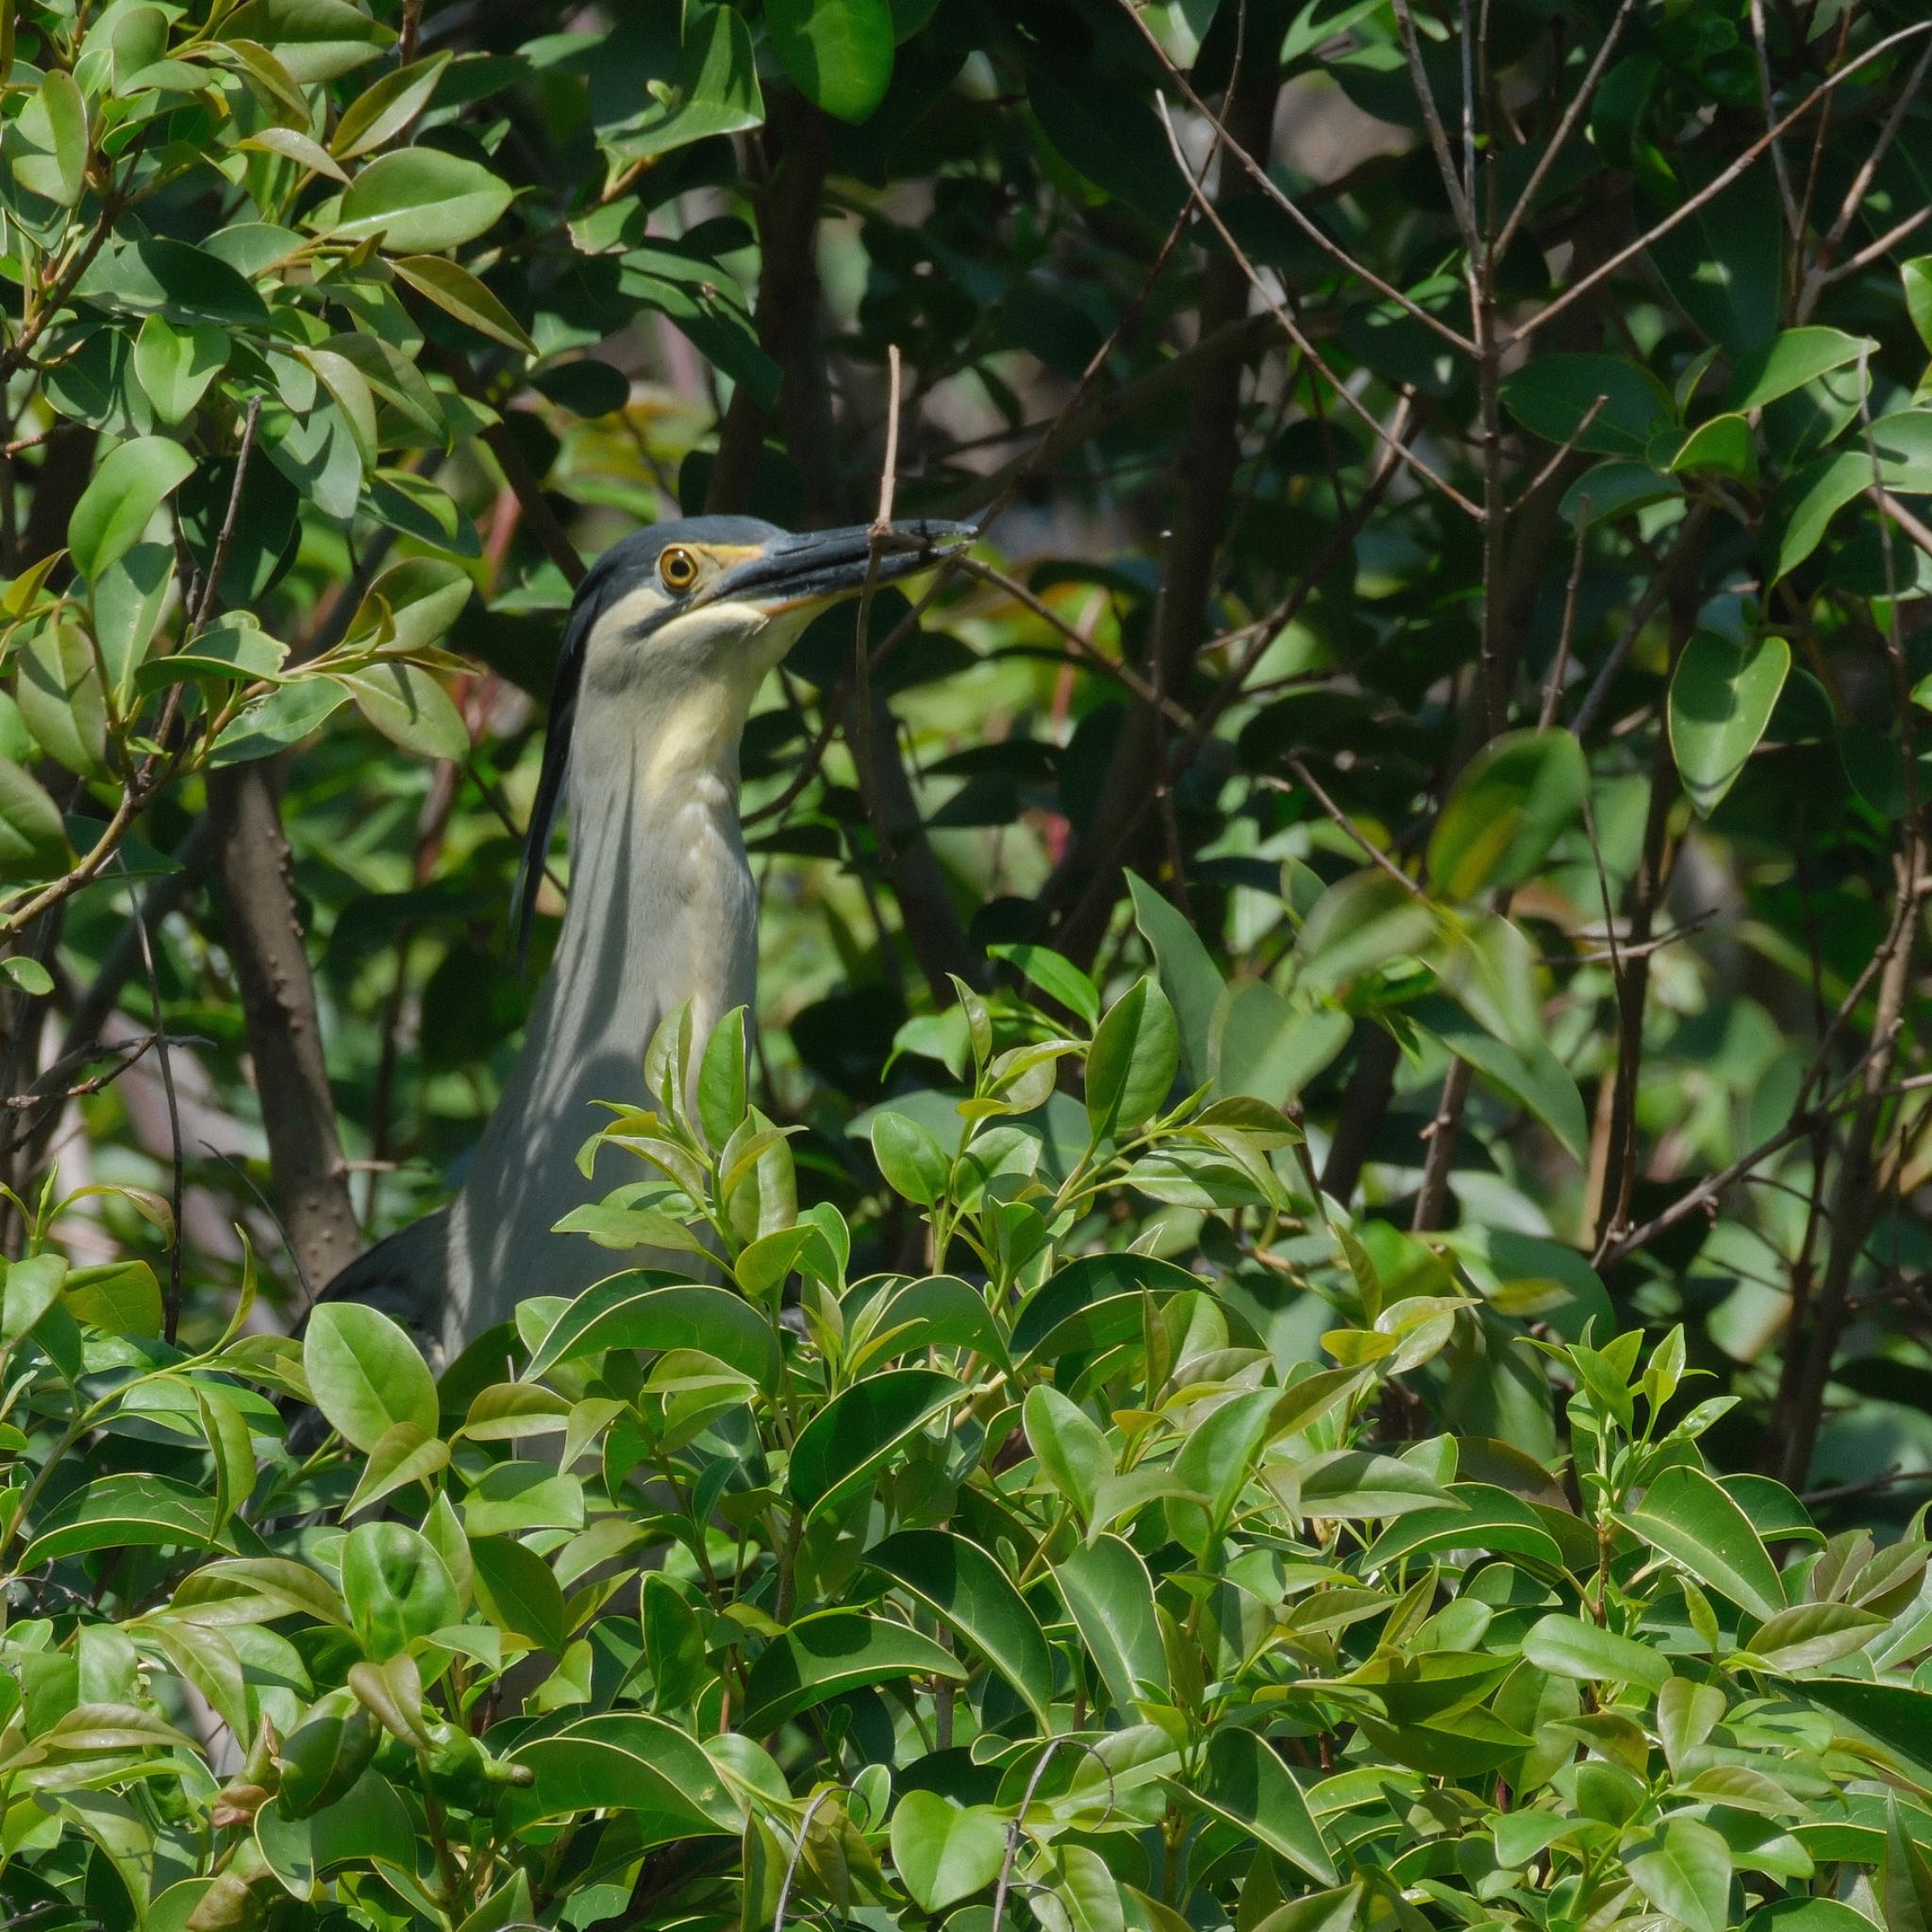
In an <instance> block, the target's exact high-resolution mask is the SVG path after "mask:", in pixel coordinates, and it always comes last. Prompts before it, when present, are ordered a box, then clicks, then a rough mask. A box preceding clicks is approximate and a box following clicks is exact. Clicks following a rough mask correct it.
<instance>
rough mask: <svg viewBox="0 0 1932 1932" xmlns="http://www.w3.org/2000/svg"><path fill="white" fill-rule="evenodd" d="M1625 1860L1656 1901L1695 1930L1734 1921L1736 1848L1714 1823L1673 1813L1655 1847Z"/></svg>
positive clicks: (1714, 1930) (1718, 1928) (1713, 1931)
mask: <svg viewBox="0 0 1932 1932" xmlns="http://www.w3.org/2000/svg"><path fill="white" fill-rule="evenodd" d="M1624 1863H1625V1865H1626V1866H1627V1867H1628V1869H1629V1873H1630V1875H1631V1877H1632V1878H1634V1879H1635V1880H1636V1881H1637V1886H1638V1890H1641V1892H1642V1893H1643V1895H1644V1896H1645V1897H1646V1898H1647V1899H1649V1900H1650V1902H1651V1904H1652V1905H1654V1906H1655V1907H1657V1909H1658V1910H1659V1911H1661V1912H1667V1913H1669V1914H1670V1916H1671V1917H1672V1918H1674V1919H1675V1920H1677V1921H1678V1922H1679V1923H1680V1924H1684V1925H1686V1926H1688V1927H1689V1928H1690V1932H1724V1927H1725V1926H1726V1925H1728V1924H1730V1922H1731V1921H1730V1892H1731V1851H1730V1847H1729V1846H1728V1845H1727V1844H1726V1843H1725V1842H1724V1839H1723V1838H1722V1837H1721V1836H1720V1835H1719V1834H1718V1833H1717V1832H1715V1831H1713V1830H1712V1829H1711V1828H1710V1826H1709V1825H1707V1824H1700V1823H1699V1822H1698V1821H1697V1820H1696V1819H1694V1818H1672V1819H1668V1820H1666V1821H1665V1823H1664V1825H1663V1828H1662V1830H1661V1831H1660V1832H1659V1833H1658V1834H1657V1837H1656V1839H1655V1840H1652V1841H1651V1844H1650V1848H1649V1849H1647V1850H1639V1851H1633V1852H1631V1853H1630V1854H1628V1855H1627V1856H1626V1857H1625V1859H1624Z"/></svg>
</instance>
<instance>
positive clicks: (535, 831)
mask: <svg viewBox="0 0 1932 1932" xmlns="http://www.w3.org/2000/svg"><path fill="white" fill-rule="evenodd" d="M966 534H970V533H968V532H966V531H965V530H964V529H963V528H962V527H961V526H958V525H912V526H908V527H902V528H900V529H899V530H898V531H896V532H895V533H894V536H893V541H892V545H891V548H888V549H885V550H884V551H883V553H882V554H878V553H875V551H874V540H873V538H872V533H870V532H868V531H866V530H862V529H860V530H846V531H835V532H828V533H824V534H823V535H819V536H813V537H803V538H801V537H791V536H788V535H787V534H786V533H785V532H783V531H780V530H777V529H775V528H774V526H772V525H768V524H759V523H755V522H753V521H752V520H750V519H747V518H702V519H692V520H690V521H688V522H683V523H674V524H667V525H655V526H654V527H653V528H651V529H649V530H645V531H641V532H640V533H639V534H638V535H637V536H636V537H632V538H629V539H626V540H625V541H624V542H623V543H620V544H618V545H616V546H615V547H614V548H613V549H612V550H611V551H610V552H608V553H607V554H606V556H605V557H604V558H600V559H599V561H598V563H597V565H596V566H595V568H594V569H593V570H592V571H591V573H590V575H588V576H587V577H586V578H585V580H584V583H583V585H582V586H581V588H580V589H579V591H578V593H577V598H576V601H575V605H574V606H573V608H572V614H571V620H570V625H569V629H568V631H567V633H566V637H565V642H564V648H563V653H562V656H561V658H560V660H559V665H558V680H557V687H556V691H555V693H554V695H553V698H552V707H551V718H550V726H549V733H548V737H547V739H546V743H545V751H544V761H543V773H542V776H541V779H540V781H539V788H538V796H537V803H536V807H535V808H534V811H533V815H532V820H531V827H530V838H529V841H528V844H527V846H526V848H525V864H524V871H523V876H522V879H521V881H520V885H519V892H518V906H517V914H516V918H517V923H518V924H519V925H520V926H521V927H522V928H523V930H524V931H525V932H526V931H527V924H528V918H529V913H530V909H531V901H532V899H533V897H534V894H535V891H536V889H537V886H538V884H539V882H540V880H541V873H542V867H543V864H544V856H545V852H546V850H547V847H548V844H549V838H550V831H551V825H552V822H553V820H554V817H555V814H556V811H557V808H558V804H559V803H560V802H562V800H563V798H564V795H565V791H566V789H567V798H568V805H569V811H570V820H571V840H572V856H571V873H570V893H569V901H568V905H567V908H566V910H565V913H564V919H563V927H562V931H561V933H560V934H559V936H558V943H557V950H556V954H555V956H554V958H553V959H552V963H551V968H550V972H549V974H547V976H546V978H545V980H544V983H543V986H542V988H541V991H540V992H539V995H538V998H537V1002H536V1006H535V1008H534V1010H533V1012H532V1014H531V1018H530V1024H529V1028H528V1031H527V1034H526V1036H525V1043H524V1046H523V1050H522V1052H521V1053H520V1055H519V1056H518V1058H517V1061H516V1064H515V1067H514V1069H513V1070H512V1072H511V1074H510V1077H509V1080H508V1083H507V1085H506V1087H505V1090H504V1093H503V1096H502V1099H501V1100H500V1101H499V1103H498V1105H497V1108H496V1109H495V1111H494V1113H493V1114H492V1115H491V1120H490V1123H489V1124H488V1126H487V1127H486V1128H485V1130H484V1133H483V1136H482V1139H481V1140H480V1141H479V1142H478V1144H477V1147H476V1149H475V1155H474V1157H473V1158H472V1160H471V1163H470V1168H469V1173H468V1175H467V1177H466V1179H465V1181H464V1183H463V1187H462V1190H461V1191H460V1192H459V1193H458V1197H457V1199H456V1200H455V1202H454V1203H453V1204H452V1205H451V1206H450V1208H448V1209H446V1210H444V1211H442V1212H440V1213H437V1214H433V1215H430V1216H428V1217H426V1218H425V1220H423V1221H420V1222H418V1223H416V1224H413V1225H412V1226H410V1227H408V1228H405V1229H404V1230H402V1231H401V1233H400V1234H397V1235H394V1236H391V1238H390V1239H389V1240H388V1241H384V1242H381V1243H379V1244H378V1245H377V1246H376V1247H375V1248H373V1249H372V1250H371V1251H370V1252H369V1253H368V1254H367V1255H365V1256H363V1257H361V1258H360V1259H359V1260H358V1261H357V1262H354V1263H352V1264H351V1265H350V1267H348V1268H347V1269H345V1270H344V1271H343V1272H342V1274H341V1275H339V1276H338V1277H337V1278H336V1280H335V1281H334V1282H333V1283H331V1284H330V1286H329V1288H328V1290H327V1291H326V1293H327V1295H328V1297H329V1298H331V1299H335V1298H347V1299H351V1300H358V1301H370V1302H374V1303H375V1304H376V1305H378V1306H380V1307H385V1308H386V1309H387V1310H388V1311H389V1312H391V1314H394V1315H395V1316H396V1317H397V1318H398V1319H399V1320H401V1321H403V1322H404V1323H405V1324H406V1325H408V1326H409V1327H410V1328H412V1329H413V1330H414V1331H415V1333H416V1334H417V1335H418V1337H419V1338H420V1339H421V1340H423V1341H425V1344H428V1345H430V1346H431V1347H432V1348H433V1350H434V1352H436V1353H437V1354H439V1355H440V1356H441V1359H442V1360H443V1361H444V1362H448V1361H451V1360H454V1359H455V1357H457V1356H458V1354H460V1353H461V1351H462V1349H463V1348H464V1347H465V1346H466V1345H467V1344H468V1343H469V1342H471V1341H475V1339H476V1338H477V1337H478V1336H480V1335H482V1334H484V1333H486V1332H487V1331H488V1330H490V1329H491V1328H493V1327H495V1326H496V1325H497V1324H499V1323H501V1322H503V1321H505V1320H507V1319H508V1316H509V1315H510V1313H511V1311H512V1310H513V1309H514V1307H516V1304H517V1303H518V1302H520V1301H524V1300H526V1299H528V1298H529V1297H530V1296H533V1295H540V1294H574V1293H575V1292H577V1291H580V1290H582V1289H584V1288H586V1287H588V1286H590V1284H591V1282H592V1281H595V1280H597V1279H599V1278H600V1277H601V1276H603V1275H604V1274H608V1273H609V1272H610V1271H611V1268H612V1265H613V1257H611V1256H610V1255H609V1254H608V1253H607V1252H606V1251H605V1250H603V1249H601V1248H598V1247H596V1246H594V1245H593V1244H592V1243H591V1242H589V1241H583V1240H575V1241H573V1240H569V1239H565V1238H561V1237H558V1236H557V1235H556V1234H554V1233H553V1232H552V1230H553V1229H554V1228H555V1226H556V1224H557V1223H558V1220H560V1219H561V1218H562V1217H563V1216H564V1215H565V1214H567V1213H569V1212H570V1210H571V1209H572V1208H575V1207H577V1206H579V1205H581V1204H582V1203H584V1202H587V1201H591V1200H594V1199H596V1198H598V1196H599V1195H600V1193H601V1192H603V1191H605V1188H606V1187H607V1186H608V1183H607V1182H599V1181H596V1180H594V1179H586V1178H585V1176H584V1175H583V1174H581V1173H580V1172H579V1170H578V1168H577V1165H576V1156H577V1152H578V1150H579V1149H580V1148H581V1146H582V1145H583V1143H584V1141H586V1140H587V1139H588V1138H589V1137H590V1135H591V1133H593V1132H594V1131H595V1129H596V1125H597V1123H598V1119H599V1115H598V1114H597V1112H596V1110H595V1108H596V1103H598V1102H600V1101H616V1102H619V1103H623V1104H629V1105H638V1106H643V1105H650V1104H653V1101H654V1098H655V1097H654V1096H651V1095H649V1094H647V1093H646V1091H645V1090H644V1080H643V1073H642V1060H643V1054H644V1049H645V1047H646V1046H647V1045H648V1044H649V1042H650V1040H651V1037H652V1035H653V1034H654V1033H655V1032H656V1030H657V1028H658V1023H659V1022H660V1021H661V1020H662V1019H663V1018H664V1017H665V1016H666V1015H667V1014H669V1013H672V1012H675V1011H676V1009H677V1008H679V1007H680V1006H682V1005H685V1004H686V1003H689V1004H690V1006H691V1017H692V1022H693V1028H694V1033H695V1036H696V1037H697V1038H698V1039H700V1040H702V1039H704V1038H705V1037H706V1036H707V1035H708V1033H709V1031H710V1030H711V1028H712V1027H713V1026H715V1025H716V1024H717V1023H718V1022H719V1021H720V1020H721V1019H722V1018H723V1017H724V1015H725V1014H726V1013H729V1012H730V1011H732V1010H733V1009H734V1008H740V1007H742V1008H750V1007H751V1005H752V1003H753V998H754V994H755V992H756V983H757V968H758V896H757V891H756V889H755V887H754V883H753V879H752V875H751V868H750V865H749V862H748V861H747V859H746V857H745V850H744V840H743V836H742V833H741V829H740V825H739V815H738V795H739V765H738V752H739V741H740V739H741V735H742V732H743V729H744V724H745V720H746V719H747V717H748V716H749V715H750V711H751V707H752V703H753V701H754V699H755V698H756V696H757V694H758V687H759V685H760V684H761V683H762V682H763V680H764V678H765V676H766V675H768V673H769V672H770V671H771V670H772V669H773V668H774V666H775V665H776V664H777V663H778V661H779V660H780V659H781V658H783V657H784V655H785V653H786V651H787V650H789V649H790V647H791V643H792V642H793V641H794V640H795V639H796V638H797V636H798V634H799V632H800V631H801V630H803V629H804V627H805V625H807V624H808V623H809V622H810V620H811V619H812V618H813V617H814V616H816V615H817V614H818V612H819V611H820V610H822V609H823V608H825V606H826V604H828V603H830V602H832V601H833V600H834V599H835V598H837V597H839V596H844V595H849V594H851V592H852V591H856V590H858V588H859V586H860V584H861V583H862V582H863V579H864V574H865V570H866V569H867V568H868V567H873V568H875V569H877V571H878V574H879V575H881V576H882V577H885V578H888V579H890V578H891V577H894V576H903V575H907V574H908V570H909V569H918V568H924V567H926V566H927V565H929V564H930V563H931V562H933V561H935V560H936V558H937V554H938V553H937V548H936V546H937V545H938V544H940V543H941V542H944V541H956V540H957V539H958V537H960V536H963V535H966ZM875 554H876V562H875V563H874V556H875ZM688 570H689V571H690V572H691V576H690V578H689V580H688V581H687V580H686V572H687V571H688ZM653 1258H658V1257H651V1256H648V1255H646V1256H639V1257H633V1263H634V1264H635V1263H636V1262H638V1261H644V1262H648V1261H650V1260H651V1259H653Z"/></svg>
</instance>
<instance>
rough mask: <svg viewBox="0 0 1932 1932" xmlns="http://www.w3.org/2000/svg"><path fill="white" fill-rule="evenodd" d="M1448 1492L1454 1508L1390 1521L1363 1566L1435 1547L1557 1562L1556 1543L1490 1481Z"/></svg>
mask: <svg viewBox="0 0 1932 1932" xmlns="http://www.w3.org/2000/svg"><path fill="white" fill-rule="evenodd" d="M1449 1493H1450V1494H1451V1495H1452V1496H1454V1497H1455V1499H1456V1507H1454V1508H1449V1509H1418V1510H1416V1511H1415V1512H1414V1513H1413V1514H1412V1515H1408V1516H1405V1517H1402V1518H1401V1519H1400V1520H1399V1521H1397V1522H1395V1523H1391V1524H1390V1525H1389V1527H1388V1528H1387V1529H1385V1530H1384V1531H1383V1532H1382V1534H1381V1535H1380V1536H1378V1537H1377V1538H1376V1539H1375V1541H1374V1542H1373V1543H1371V1544H1370V1545H1369V1548H1368V1550H1367V1552H1366V1554H1365V1555H1364V1556H1363V1557H1362V1565H1363V1567H1364V1569H1373V1570H1382V1569H1386V1568H1387V1567H1388V1566H1389V1565H1390V1564H1391V1563H1393V1562H1395V1561H1396V1560H1397V1559H1398V1558H1399V1557H1422V1556H1431V1555H1434V1554H1435V1553H1436V1552H1438V1551H1441V1550H1488V1551H1491V1552H1493V1553H1494V1554H1496V1555H1498V1556H1516V1557H1528V1558H1530V1559H1531V1560H1532V1561H1536V1562H1541V1563H1546V1564H1549V1565H1551V1566H1552V1567H1560V1566H1561V1564H1562V1561H1563V1552H1562V1548H1561V1546H1560V1545H1559V1544H1558V1543H1557V1540H1556V1538H1555V1537H1554V1536H1552V1535H1551V1533H1550V1531H1549V1529H1548V1528H1547V1527H1546V1526H1545V1525H1544V1524H1543V1521H1542V1519H1541V1517H1540V1516H1539V1515H1538V1514H1537V1513H1536V1511H1535V1510H1534V1509H1532V1508H1531V1507H1530V1506H1529V1505H1528V1504H1527V1503H1525V1502H1524V1501H1523V1500H1522V1499H1521V1498H1520V1497H1517V1496H1513V1495H1511V1494H1510V1493H1509V1491H1507V1490H1503V1489H1498V1488H1497V1487H1496V1486H1495V1485H1494V1484H1492V1483H1452V1484H1451V1485H1450V1489H1449Z"/></svg>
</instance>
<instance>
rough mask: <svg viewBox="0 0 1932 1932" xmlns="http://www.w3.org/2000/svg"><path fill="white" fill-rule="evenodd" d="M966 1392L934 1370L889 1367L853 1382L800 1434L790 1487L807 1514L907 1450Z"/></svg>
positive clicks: (839, 1497)
mask: <svg viewBox="0 0 1932 1932" xmlns="http://www.w3.org/2000/svg"><path fill="white" fill-rule="evenodd" d="M963 1393H964V1391H963V1390H962V1389H961V1388H960V1386H959V1384H958V1382H956V1381H954V1379H953V1378H952V1376H950V1375H942V1374H939V1373H938V1371H937V1370H933V1369H889V1370H887V1371H886V1372H885V1373H884V1374H878V1375H872V1376H869V1377H868V1378H867V1379H866V1380H864V1381H862V1382H858V1383H855V1384H854V1385H853V1386H852V1387H851V1388H850V1389H847V1390H845V1391H843V1392H842V1393H841V1394H839V1395H837V1396H834V1397H833V1399H832V1400H831V1401H830V1402H828V1403H827V1404H826V1405H825V1406H824V1407H823V1408H822V1409H820V1411H819V1412H818V1414H817V1415H815V1416H814V1417H813V1418H812V1419H811V1421H810V1422H809V1423H808V1424H806V1426H805V1427H804V1428H803V1429H802V1430H801V1431H800V1432H799V1437H798V1441H796V1442H795V1443H794V1444H793V1445H792V1449H791V1471H790V1473H789V1474H788V1476H787V1478H786V1481H787V1486H788V1487H789V1489H790V1490H791V1494H792V1495H793V1497H795V1498H796V1499H797V1501H798V1502H799V1503H801V1504H803V1505H804V1507H805V1508H806V1510H807V1512H808V1514H817V1513H818V1512H819V1511H821V1510H824V1509H827V1508H830V1507H832V1506H833V1505H834V1504H835V1503H838V1502H840V1501H841V1500H842V1499H843V1498H844V1497H846V1496H847V1495H849V1494H850V1493H851V1492H852V1491H854V1490H855V1489H857V1488H858V1485H859V1484H861V1483H863V1482H865V1481H867V1480H868V1479H869V1478H870V1477H871V1476H872V1475H873V1474H874V1473H875V1472H877V1471H878V1470H879V1469H880V1468H882V1467H883V1466H884V1465H885V1464H886V1463H887V1462H889V1461H891V1460H892V1459H893V1458H895V1457H898V1456H900V1455H901V1454H903V1453H904V1450H905V1446H906V1444H907V1442H908V1441H909V1440H910V1439H911V1438H912V1437H914V1436H916V1435H918V1434H919V1433H920V1432H921V1431H922V1430H924V1429H925V1428H926V1427H928V1426H929V1425H930V1424H932V1423H933V1421H934V1420H935V1419H936V1418H937V1417H939V1416H941V1415H942V1414H944V1412H945V1411H946V1410H947V1409H948V1408H950V1407H952V1406H953V1404H954V1403H956V1402H957V1401H958V1400H959V1398H960V1396H961V1395H962V1394H963Z"/></svg>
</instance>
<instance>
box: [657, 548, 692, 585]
mask: <svg viewBox="0 0 1932 1932" xmlns="http://www.w3.org/2000/svg"><path fill="white" fill-rule="evenodd" d="M658 576H660V577H661V578H662V579H663V581H664V588H665V589H666V590H667V591H676V592H677V593H678V594H679V595H680V596H682V595H683V594H684V592H685V591H688V590H690V589H691V586H692V585H693V584H694V583H696V582H697V580H698V560H697V558H695V557H693V556H692V555H691V552H690V551H689V550H687V549H686V548H685V547H684V546H683V544H681V543H674V544H673V545H672V546H671V548H670V549H669V550H667V551H666V552H665V553H664V555H663V556H662V557H660V558H658Z"/></svg>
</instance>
